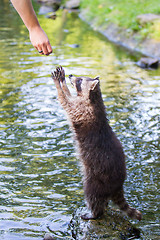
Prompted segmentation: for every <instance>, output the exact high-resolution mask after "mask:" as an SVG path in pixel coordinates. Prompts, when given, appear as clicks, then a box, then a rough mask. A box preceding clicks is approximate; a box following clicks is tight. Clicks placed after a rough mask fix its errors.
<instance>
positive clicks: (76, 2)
mask: <svg viewBox="0 0 160 240" xmlns="http://www.w3.org/2000/svg"><path fill="white" fill-rule="evenodd" d="M65 7H66V8H67V9H77V8H79V7H80V0H69V1H67V2H66V4H65Z"/></svg>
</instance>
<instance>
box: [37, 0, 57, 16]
mask: <svg viewBox="0 0 160 240" xmlns="http://www.w3.org/2000/svg"><path fill="white" fill-rule="evenodd" d="M38 2H39V3H41V4H42V7H41V8H42V9H41V12H42V10H43V12H44V13H40V14H46V13H48V12H51V9H52V11H57V10H58V8H59V7H60V5H61V0H38Z"/></svg>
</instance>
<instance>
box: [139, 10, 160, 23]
mask: <svg viewBox="0 0 160 240" xmlns="http://www.w3.org/2000/svg"><path fill="white" fill-rule="evenodd" d="M155 20H160V15H156V14H152V13H146V14H141V15H138V16H137V21H138V23H139V24H140V25H142V26H143V25H145V24H147V23H152V22H154V21H155Z"/></svg>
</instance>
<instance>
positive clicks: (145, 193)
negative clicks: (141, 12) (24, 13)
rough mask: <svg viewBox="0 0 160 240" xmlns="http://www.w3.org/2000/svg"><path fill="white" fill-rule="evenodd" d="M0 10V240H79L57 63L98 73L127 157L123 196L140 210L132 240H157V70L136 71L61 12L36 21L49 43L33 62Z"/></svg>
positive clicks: (77, 186) (78, 192)
mask: <svg viewBox="0 0 160 240" xmlns="http://www.w3.org/2000/svg"><path fill="white" fill-rule="evenodd" d="M0 6H1V7H0V19H1V20H0V46H1V47H0V86H1V88H0V185H1V187H0V239H6V240H32V239H35V240H41V239H43V236H44V234H45V233H46V232H51V233H52V234H53V236H54V237H55V239H64V240H65V239H79V238H76V237H74V236H73V234H72V231H71V228H70V221H71V219H72V216H73V213H74V210H75V209H80V208H81V207H84V206H85V203H84V196H83V190H82V182H81V174H80V170H79V164H78V160H77V159H76V157H75V151H74V147H73V145H72V143H73V141H72V134H71V132H70V130H69V127H68V122H67V119H66V116H65V114H64V111H63V110H62V108H61V106H60V105H59V103H58V101H57V93H56V89H55V86H54V84H53V82H52V79H51V77H50V73H51V71H53V70H54V69H55V68H56V66H58V65H62V66H63V67H64V69H65V71H66V75H67V76H68V75H69V74H75V75H88V76H91V77H92V76H94V77H95V76H100V79H101V88H102V92H103V98H104V102H105V105H106V111H107V114H108V118H109V120H110V124H111V126H112V127H113V129H114V130H115V132H116V133H117V135H118V137H119V139H120V140H121V142H122V144H123V146H124V151H125V154H126V162H127V171H128V177H127V180H126V182H125V192H126V197H127V199H128V201H129V203H130V204H131V205H132V206H134V207H137V208H138V209H139V210H140V211H141V212H142V213H143V220H142V221H141V222H137V221H135V222H134V221H131V223H134V224H135V226H136V227H137V228H139V229H140V231H141V237H140V239H154V240H157V239H160V223H159V217H160V210H159V209H160V206H159V202H160V194H159V177H160V174H159V166H160V164H159V132H160V131H159V129H160V125H159V122H160V121H159V120H160V119H159V112H160V70H154V71H147V70H143V69H140V68H138V67H137V66H136V65H135V61H136V60H137V56H134V57H133V56H131V55H130V54H129V53H127V52H125V51H124V50H123V49H121V48H120V47H115V46H114V45H112V44H111V43H109V42H107V41H106V40H105V39H104V38H103V37H102V36H101V35H99V34H97V33H95V32H93V31H92V30H91V29H90V28H89V27H88V26H87V25H86V24H85V23H83V22H82V21H81V20H80V19H79V18H78V17H77V16H76V14H66V13H65V12H62V11H59V12H57V19H56V20H55V21H53V20H51V19H47V18H45V17H44V16H39V20H40V23H41V25H42V27H43V28H44V30H45V31H46V33H47V35H48V36H49V39H50V42H51V45H52V46H53V54H51V55H50V56H47V57H46V56H40V55H38V53H37V52H36V51H35V50H34V48H33V47H32V45H31V43H30V41H29V39H28V32H27V30H26V28H25V26H24V25H23V23H22V21H21V20H20V18H19V16H18V15H17V14H16V12H15V11H14V10H13V8H12V7H11V5H10V4H9V3H8V1H5V0H0ZM35 7H36V10H37V11H38V8H39V6H38V5H35ZM75 44H78V47H75ZM106 231H107V229H106ZM90 239H96V238H90ZM108 239H111V238H108Z"/></svg>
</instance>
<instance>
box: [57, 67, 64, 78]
mask: <svg viewBox="0 0 160 240" xmlns="http://www.w3.org/2000/svg"><path fill="white" fill-rule="evenodd" d="M57 71H58V72H59V80H60V82H63V81H65V71H64V69H63V68H62V66H60V67H58V68H57Z"/></svg>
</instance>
